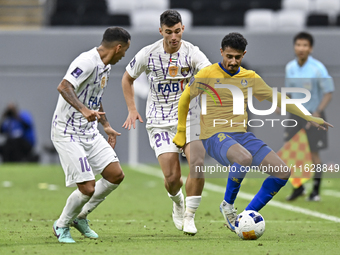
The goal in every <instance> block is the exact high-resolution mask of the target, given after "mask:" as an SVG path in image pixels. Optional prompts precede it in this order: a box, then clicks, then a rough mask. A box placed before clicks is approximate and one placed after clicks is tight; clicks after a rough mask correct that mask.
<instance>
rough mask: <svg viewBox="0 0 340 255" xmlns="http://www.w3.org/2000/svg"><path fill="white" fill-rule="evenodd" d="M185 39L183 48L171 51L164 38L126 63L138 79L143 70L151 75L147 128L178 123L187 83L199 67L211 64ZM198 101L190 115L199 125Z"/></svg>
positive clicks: (128, 70) (191, 107)
mask: <svg viewBox="0 0 340 255" xmlns="http://www.w3.org/2000/svg"><path fill="white" fill-rule="evenodd" d="M181 42H182V44H181V47H180V49H179V50H178V51H177V52H175V53H173V54H169V53H166V52H165V50H164V47H163V39H161V40H159V41H157V42H155V43H154V44H151V45H149V46H146V47H144V48H143V49H141V50H140V51H139V52H138V53H137V54H136V56H135V57H134V58H133V59H132V60H131V62H130V63H129V64H128V65H127V66H126V71H127V72H128V73H129V75H130V76H131V77H132V78H135V79H136V78H137V77H138V76H139V75H141V74H142V73H143V72H145V73H146V75H147V78H148V82H149V85H150V90H149V95H148V100H147V105H146V118H147V123H146V127H147V128H148V127H165V126H174V125H177V122H178V116H177V110H178V101H179V98H180V96H181V94H182V92H183V90H184V88H185V85H186V84H187V83H188V82H189V81H190V78H191V77H192V76H194V75H195V74H196V73H197V72H198V71H199V70H201V69H202V68H204V67H206V66H209V65H211V63H210V61H209V60H208V58H207V57H206V56H205V55H204V53H203V52H201V51H200V50H199V48H198V47H197V46H194V45H192V44H191V43H189V42H186V41H184V40H182V41H181ZM194 100H195V103H194V104H193V101H194ZM194 100H192V102H191V105H190V112H189V114H188V118H190V123H191V124H193V123H195V122H197V124H199V114H200V113H199V111H200V108H199V105H198V99H197V98H195V99H194ZM190 116H191V117H190ZM193 119H197V121H195V120H193Z"/></svg>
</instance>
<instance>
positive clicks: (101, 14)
mask: <svg viewBox="0 0 340 255" xmlns="http://www.w3.org/2000/svg"><path fill="white" fill-rule="evenodd" d="M82 6H83V9H82V12H81V15H79V20H78V22H79V25H80V26H102V25H106V24H107V19H108V13H107V6H106V1H105V0H84V1H83V2H82Z"/></svg>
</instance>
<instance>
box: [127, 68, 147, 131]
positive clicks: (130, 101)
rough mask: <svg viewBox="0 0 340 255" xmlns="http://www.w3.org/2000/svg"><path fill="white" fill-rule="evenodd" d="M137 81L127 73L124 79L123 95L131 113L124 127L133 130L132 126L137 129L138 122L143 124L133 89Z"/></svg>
mask: <svg viewBox="0 0 340 255" xmlns="http://www.w3.org/2000/svg"><path fill="white" fill-rule="evenodd" d="M134 81H135V79H134V78H132V77H131V76H130V74H129V73H128V72H127V71H125V73H124V75H123V78H122V88H123V94H124V98H125V102H126V105H127V108H128V111H129V115H128V116H127V118H126V120H125V122H124V124H123V127H124V128H128V129H129V130H130V129H131V125H133V128H136V120H139V121H140V122H143V119H142V117H141V116H140V114H139V113H138V111H137V107H136V103H135V92H134V89H133V82H134Z"/></svg>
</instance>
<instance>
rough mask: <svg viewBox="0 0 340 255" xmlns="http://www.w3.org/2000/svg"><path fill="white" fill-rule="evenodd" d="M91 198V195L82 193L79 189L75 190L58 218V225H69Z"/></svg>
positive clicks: (61, 226)
mask: <svg viewBox="0 0 340 255" xmlns="http://www.w3.org/2000/svg"><path fill="white" fill-rule="evenodd" d="M90 198H91V197H90V196H86V195H84V194H83V193H81V192H80V191H79V189H76V190H75V191H73V192H72V194H71V195H70V196H69V197H68V199H67V201H66V205H65V207H64V209H63V212H62V213H61V215H60V217H59V219H58V222H57V226H58V227H60V228H65V227H68V226H69V224H70V223H71V222H72V220H73V219H74V218H75V217H76V216H77V215H78V213H79V212H80V211H81V208H82V207H83V206H84V204H86V202H87V201H89V200H90Z"/></svg>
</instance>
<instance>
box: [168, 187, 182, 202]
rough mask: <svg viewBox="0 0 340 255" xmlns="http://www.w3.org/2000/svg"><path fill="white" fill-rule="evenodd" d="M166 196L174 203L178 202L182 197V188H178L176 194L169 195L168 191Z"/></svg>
mask: <svg viewBox="0 0 340 255" xmlns="http://www.w3.org/2000/svg"><path fill="white" fill-rule="evenodd" d="M168 196H169V197H170V198H171V200H172V201H174V202H175V203H176V204H179V203H180V202H181V201H182V199H183V198H184V195H183V193H182V189H180V190H179V191H178V193H177V194H176V195H174V196H173V195H171V194H170V193H168Z"/></svg>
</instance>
